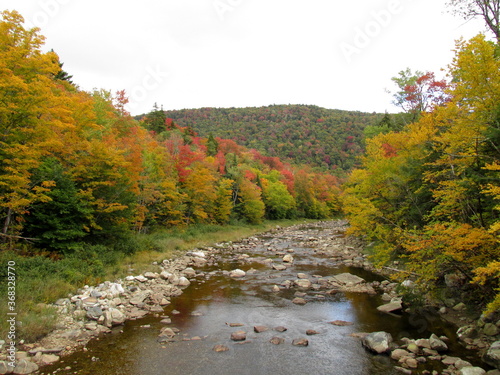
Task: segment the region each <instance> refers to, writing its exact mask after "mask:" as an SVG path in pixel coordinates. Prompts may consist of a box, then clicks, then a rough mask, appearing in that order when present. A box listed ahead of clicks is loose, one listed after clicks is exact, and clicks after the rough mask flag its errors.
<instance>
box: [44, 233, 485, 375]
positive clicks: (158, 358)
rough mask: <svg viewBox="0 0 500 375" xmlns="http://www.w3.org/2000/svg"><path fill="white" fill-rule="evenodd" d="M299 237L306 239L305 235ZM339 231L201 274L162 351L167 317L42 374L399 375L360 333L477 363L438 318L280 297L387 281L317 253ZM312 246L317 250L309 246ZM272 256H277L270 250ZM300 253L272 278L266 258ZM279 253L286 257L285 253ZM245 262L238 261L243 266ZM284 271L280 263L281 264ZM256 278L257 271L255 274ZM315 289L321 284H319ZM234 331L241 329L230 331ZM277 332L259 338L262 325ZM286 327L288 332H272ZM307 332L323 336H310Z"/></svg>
mask: <svg viewBox="0 0 500 375" xmlns="http://www.w3.org/2000/svg"><path fill="white" fill-rule="evenodd" d="M298 233H300V235H297V234H298ZM338 235H339V234H338V232H337V230H336V229H335V228H330V227H324V228H321V227H317V226H312V227H308V228H307V229H302V230H301V231H300V232H299V231H295V232H290V231H288V232H287V231H284V232H278V233H276V234H275V235H267V237H265V238H259V239H258V240H256V241H255V242H254V243H255V244H254V245H252V246H247V247H246V248H244V250H242V252H244V254H247V255H248V256H249V257H248V258H244V257H243V258H242V257H241V253H238V254H235V253H234V252H228V253H227V254H222V257H221V260H220V262H219V264H218V266H216V267H211V268H208V267H207V268H204V269H198V270H197V271H203V274H202V275H198V276H197V277H196V278H195V279H193V280H192V283H191V285H190V286H189V287H187V288H186V289H185V290H184V293H183V294H182V295H181V296H179V297H175V298H172V303H171V305H169V306H167V307H166V308H165V311H164V314H163V315H162V316H169V317H170V318H171V320H172V324H170V325H168V326H169V327H175V328H177V329H179V330H180V332H179V334H178V335H177V337H176V339H175V341H174V342H169V343H159V342H158V341H157V339H158V334H159V332H160V329H161V328H163V327H165V325H164V324H162V323H160V320H161V319H162V318H161V317H160V316H156V317H155V316H147V317H146V318H143V319H140V320H136V321H128V322H126V324H125V325H124V326H120V327H115V328H114V329H113V331H112V333H111V334H108V335H105V336H102V337H101V338H100V339H99V340H93V341H92V342H90V343H89V344H88V345H87V351H79V352H77V353H75V354H72V355H70V356H68V357H65V358H63V359H62V360H61V361H60V362H58V363H57V364H55V365H52V366H47V367H45V368H43V369H42V371H41V373H42V374H54V373H57V374H82V375H83V374H89V375H90V374H100V375H121V374H123V375H125V374H126V375H159V374H169V375H177V374H179V375H180V374H182V375H201V374H203V375H206V374H214V375H215V374H217V375H225V374H228V375H229V374H231V375H233V374H239V375H243V374H248V375H256V374H286V375H294V374H339V375H341V374H349V375H353V374H354V375H356V374H373V375H375V374H383V375H390V374H398V372H397V371H396V370H395V369H394V366H395V365H396V363H395V362H394V361H392V360H390V358H389V357H388V356H384V355H378V356H376V355H373V354H371V353H368V352H367V351H366V350H365V349H364V348H363V347H362V345H361V343H360V340H359V339H358V338H356V337H352V336H350V335H351V334H353V333H357V332H374V331H387V332H390V333H391V334H392V335H393V337H394V338H395V339H396V340H397V339H398V338H401V337H404V336H406V337H410V338H416V339H417V338H428V337H429V336H430V334H431V333H436V334H438V335H446V336H447V337H449V338H450V339H451V341H450V347H451V351H450V352H449V353H448V354H449V355H457V356H461V357H462V358H463V359H466V360H469V361H471V362H477V360H476V359H474V358H473V354H470V353H467V352H465V351H464V350H463V349H462V348H461V346H460V345H459V344H458V343H457V342H456V339H455V335H454V331H455V329H454V328H452V327H450V326H448V325H447V324H445V323H443V322H442V321H441V320H439V319H438V318H437V317H436V316H434V315H426V316H425V317H424V316H423V315H418V314H403V315H402V316H397V315H392V314H385V313H381V312H379V311H377V309H376V307H377V306H379V305H381V304H383V302H382V301H381V298H380V296H378V295H376V296H373V295H368V294H359V293H336V294H332V295H331V294H328V293H325V292H324V290H323V291H320V290H308V291H307V295H306V296H304V298H305V299H306V300H307V304H305V305H296V304H294V303H292V302H291V301H292V299H293V298H295V293H296V292H297V289H295V288H290V289H285V288H282V289H281V291H279V292H273V291H272V287H273V286H274V285H280V284H281V283H283V282H284V281H285V280H295V279H296V278H297V273H299V272H301V273H305V274H307V275H309V276H310V278H311V280H312V281H313V280H314V278H319V277H320V276H323V277H327V276H332V275H334V274H338V273H344V272H350V273H352V274H356V275H358V276H360V277H363V278H364V279H365V280H367V281H374V280H379V281H380V280H382V278H381V277H380V276H377V275H375V274H373V273H371V272H368V271H365V270H363V269H360V268H353V267H346V266H345V265H341V264H339V263H336V262H335V261H334V260H332V259H331V258H330V257H328V256H326V255H324V252H322V251H317V250H318V249H317V248H315V246H314V243H317V241H310V238H314V239H316V240H321V239H322V238H332V237H333V236H338ZM311 243H312V244H313V245H311ZM270 248H272V249H273V251H270V250H269V249H270ZM289 250H290V251H291V250H293V253H291V254H293V257H294V262H293V264H292V265H288V268H287V270H285V271H276V270H273V269H272V268H271V267H270V265H269V264H268V263H266V262H264V260H265V259H268V258H273V259H275V260H278V259H281V257H282V253H287V252H288V251H289ZM280 251H281V252H282V253H280ZM238 258H240V259H238ZM275 264H276V263H275ZM235 268H240V269H242V270H244V271H247V275H246V276H245V277H243V278H241V279H233V278H230V277H228V276H227V273H224V272H223V270H232V269H235ZM248 271H250V272H248ZM313 282H314V281H313ZM334 320H342V321H347V322H351V323H353V324H352V325H349V326H334V325H332V324H330V323H329V322H331V321H334ZM230 323H238V324H241V326H239V327H231V326H230ZM257 325H262V326H266V327H268V328H269V330H267V331H265V332H262V333H255V332H254V330H253V327H254V326H257ZM278 326H284V327H286V328H287V330H286V331H285V332H277V331H275V330H273V328H275V327H278ZM237 330H244V331H246V332H247V340H246V341H244V342H235V341H231V339H230V336H231V333H232V332H234V331H237ZM306 330H315V331H317V332H318V334H316V335H313V336H306ZM274 336H277V337H281V338H284V339H285V342H284V343H283V344H281V345H274V344H272V343H270V342H269V340H270V339H271V338H272V337H274ZM302 337H303V338H307V339H308V340H309V345H308V346H307V347H298V346H293V345H292V344H291V343H292V340H293V339H296V338H302ZM215 345H225V346H227V347H228V348H229V350H228V351H226V352H215V351H214V350H213V347H214V346H215ZM424 368H426V369H430V370H432V369H436V370H438V371H439V370H441V369H442V367H440V364H439V362H436V363H435V364H432V363H427V364H426V365H425V367H422V368H421V369H420V370H423V369H424Z"/></svg>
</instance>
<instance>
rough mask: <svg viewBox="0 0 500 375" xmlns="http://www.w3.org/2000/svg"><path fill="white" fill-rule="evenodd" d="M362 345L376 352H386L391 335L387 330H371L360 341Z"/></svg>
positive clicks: (390, 341) (389, 345)
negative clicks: (371, 331)
mask: <svg viewBox="0 0 500 375" xmlns="http://www.w3.org/2000/svg"><path fill="white" fill-rule="evenodd" d="M362 343H363V346H364V347H365V348H367V349H368V350H370V351H372V352H375V353H377V354H382V353H386V352H388V351H389V350H390V347H391V343H392V336H391V334H390V333H388V332H383V331H380V332H373V333H370V334H368V335H367V336H366V337H365V338H364V339H363V341H362Z"/></svg>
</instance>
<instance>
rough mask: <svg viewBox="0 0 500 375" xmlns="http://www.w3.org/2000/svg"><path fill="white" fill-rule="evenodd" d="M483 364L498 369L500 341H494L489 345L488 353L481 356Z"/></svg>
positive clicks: (499, 363)
mask: <svg viewBox="0 0 500 375" xmlns="http://www.w3.org/2000/svg"><path fill="white" fill-rule="evenodd" d="M483 360H484V362H486V363H487V364H489V365H491V366H493V367H495V368H497V369H500V341H495V342H494V343H493V344H491V346H490V348H489V349H488V351H487V352H486V353H485V354H484V356H483Z"/></svg>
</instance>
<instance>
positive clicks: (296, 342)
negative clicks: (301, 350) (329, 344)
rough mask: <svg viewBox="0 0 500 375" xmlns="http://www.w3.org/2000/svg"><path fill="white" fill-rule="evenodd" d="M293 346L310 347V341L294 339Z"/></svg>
mask: <svg viewBox="0 0 500 375" xmlns="http://www.w3.org/2000/svg"><path fill="white" fill-rule="evenodd" d="M292 345H293V346H308V345H309V340H308V339H305V338H299V339H294V340H293V341H292Z"/></svg>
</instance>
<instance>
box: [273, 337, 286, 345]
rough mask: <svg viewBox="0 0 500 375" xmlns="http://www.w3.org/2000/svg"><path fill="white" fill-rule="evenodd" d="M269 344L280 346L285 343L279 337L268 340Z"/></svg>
mask: <svg viewBox="0 0 500 375" xmlns="http://www.w3.org/2000/svg"><path fill="white" fill-rule="evenodd" d="M269 342H270V343H271V344H274V345H280V344H283V343H284V342H285V339H284V338H281V337H273V338H271V340H269Z"/></svg>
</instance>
